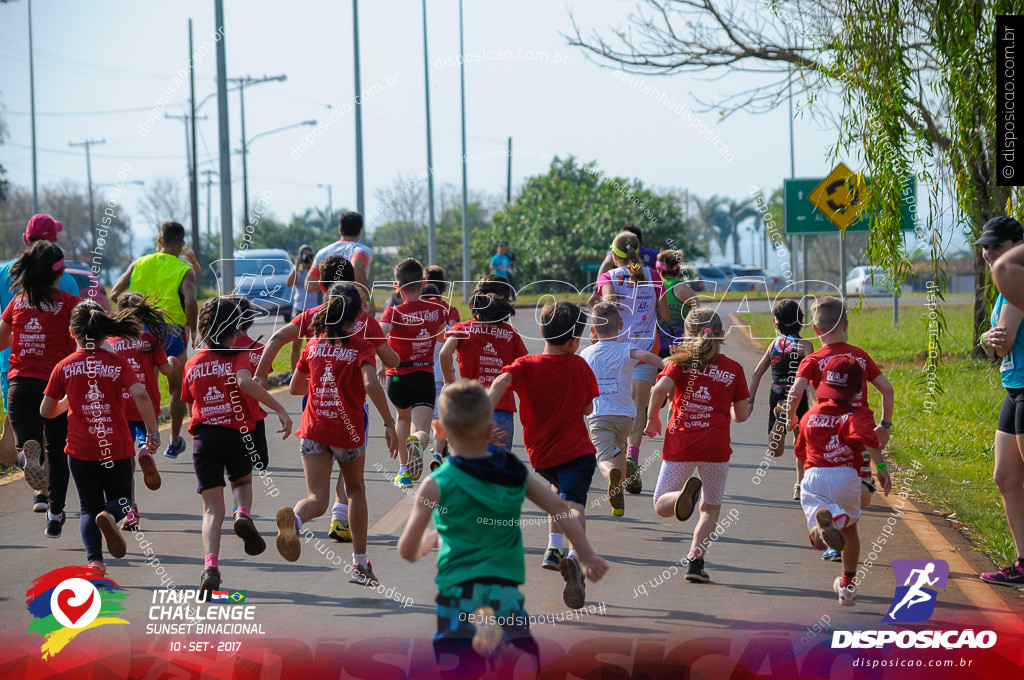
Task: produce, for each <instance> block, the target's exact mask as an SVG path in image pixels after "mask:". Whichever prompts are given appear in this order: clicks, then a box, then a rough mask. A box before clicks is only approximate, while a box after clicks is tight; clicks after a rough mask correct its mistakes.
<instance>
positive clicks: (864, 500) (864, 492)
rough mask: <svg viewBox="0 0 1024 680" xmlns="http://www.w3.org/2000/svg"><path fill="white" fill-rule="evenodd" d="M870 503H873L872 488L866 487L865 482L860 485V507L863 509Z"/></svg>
mask: <svg viewBox="0 0 1024 680" xmlns="http://www.w3.org/2000/svg"><path fill="white" fill-rule="evenodd" d="M869 505H871V490H870V489H869V488H868V487H866V486H864V485H863V484H861V485H860V507H861V509H863V508H866V507H868V506H869Z"/></svg>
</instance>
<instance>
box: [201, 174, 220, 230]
mask: <svg viewBox="0 0 1024 680" xmlns="http://www.w3.org/2000/svg"><path fill="white" fill-rule="evenodd" d="M203 174H204V175H206V238H212V237H213V211H212V208H213V203H211V202H210V187H211V186H212V185H213V179H212V178H213V176H214V175H216V174H217V171H216V170H203Z"/></svg>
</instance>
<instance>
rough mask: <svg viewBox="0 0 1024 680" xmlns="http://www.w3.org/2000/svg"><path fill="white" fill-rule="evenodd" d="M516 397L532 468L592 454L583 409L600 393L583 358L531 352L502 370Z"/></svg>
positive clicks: (595, 380) (591, 444)
mask: <svg viewBox="0 0 1024 680" xmlns="http://www.w3.org/2000/svg"><path fill="white" fill-rule="evenodd" d="M503 372H505V373H511V374H512V389H513V390H515V391H516V392H517V393H518V394H519V419H520V420H521V421H522V423H523V442H524V443H525V444H526V452H527V453H528V454H529V456H530V465H532V466H533V468H534V469H535V470H543V469H545V468H550V467H555V466H556V465H561V464H562V463H566V462H568V461H570V460H573V459H575V458H579V457H580V456H585V455H587V454H588V453H595V452H596V449H594V444H593V443H592V442H591V441H590V434H589V433H588V432H587V424H586V421H585V420H584V418H583V409H585V408H586V407H587V405H588V404H590V403H591V402H593V400H594V399H596V398H597V397H598V396H599V395H600V394H601V393H600V391H599V390H598V388H597V378H595V377H594V372H593V371H592V370H590V366H589V365H587V362H586V360H584V359H583V357H580V356H577V355H575V354H533V355H530V356H522V357H519V358H518V359H516V360H515V361H513V362H512V365H511V366H506V367H505V369H504V371H503Z"/></svg>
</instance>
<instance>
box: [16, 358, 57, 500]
mask: <svg viewBox="0 0 1024 680" xmlns="http://www.w3.org/2000/svg"><path fill="white" fill-rule="evenodd" d="M45 389H46V381H45V380H40V379H39V378H22V377H18V378H11V381H10V387H9V388H8V390H7V414H8V417H9V418H10V420H11V429H12V430H14V445H15V446H16V447H17V448H18V452H19V453H20V452H21V449H22V447H24V446H25V442H27V441H29V440H35V441H37V442H39V443H40V445H43V443H44V442H45V446H44V447H43V457H42V460H40V464H42V463H43V462H44V461H47V460H49V461H50V484H49V486H50V488H49V496H50V512H52V513H53V514H55V515H57V514H60V513H61V512H63V511H64V501H65V500H66V499H67V495H68V477H69V474H68V458H67V456H66V455H65V454H64V447H65V446H67V443H68V414H67V412H64V413H62V414H60V415H59V416H57V417H56V418H43V417H42V416H41V415H39V405H40V404H41V403H42V402H43V390H45Z"/></svg>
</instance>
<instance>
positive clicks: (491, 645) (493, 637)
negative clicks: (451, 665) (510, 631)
mask: <svg viewBox="0 0 1024 680" xmlns="http://www.w3.org/2000/svg"><path fill="white" fill-rule="evenodd" d="M469 620H470V622H472V625H473V651H474V652H476V653H477V654H479V655H480V656H482V657H484V658H485V659H487V658H490V657H491V656H493V655H494V652H495V651H496V650H497V649H498V647H499V646H500V645H501V641H502V640H504V639H505V631H504V630H503V629H502V627H501V626H499V625H498V623H497V619H496V618H495V616H494V610H493V609H491V608H490V607H478V608H477V609H474V610H473V613H472V614H470V616H469Z"/></svg>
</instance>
